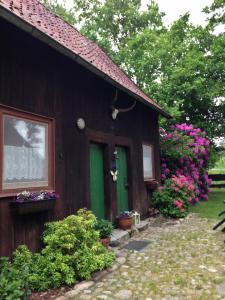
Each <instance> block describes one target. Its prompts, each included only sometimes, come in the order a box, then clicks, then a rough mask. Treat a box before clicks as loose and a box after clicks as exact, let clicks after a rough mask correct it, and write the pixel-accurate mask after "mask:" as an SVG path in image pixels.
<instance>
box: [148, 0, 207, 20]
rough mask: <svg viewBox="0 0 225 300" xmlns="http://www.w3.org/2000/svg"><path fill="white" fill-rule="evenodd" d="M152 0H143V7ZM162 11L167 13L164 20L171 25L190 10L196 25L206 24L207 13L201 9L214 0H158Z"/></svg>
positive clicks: (191, 17) (191, 18)
mask: <svg viewBox="0 0 225 300" xmlns="http://www.w3.org/2000/svg"><path fill="white" fill-rule="evenodd" d="M149 2H150V1H149V0H142V3H143V7H145V6H146V5H147V4H148V3H149ZM156 2H157V3H158V5H159V8H160V10H161V11H163V12H165V13H166V16H165V17H164V22H165V24H166V25H170V24H171V23H172V22H173V21H175V20H177V19H178V18H179V16H181V15H183V14H185V13H186V12H190V21H191V22H192V23H193V24H195V25H197V24H198V25H204V23H205V14H203V13H202V12H201V11H202V9H203V8H204V7H206V6H209V5H210V4H211V3H212V0H156Z"/></svg>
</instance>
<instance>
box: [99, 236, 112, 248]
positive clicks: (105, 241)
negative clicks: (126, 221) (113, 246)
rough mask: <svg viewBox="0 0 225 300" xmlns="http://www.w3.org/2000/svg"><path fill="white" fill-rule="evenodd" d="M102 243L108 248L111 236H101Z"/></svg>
mask: <svg viewBox="0 0 225 300" xmlns="http://www.w3.org/2000/svg"><path fill="white" fill-rule="evenodd" d="M100 241H101V243H102V245H103V246H105V247H106V248H108V246H109V242H110V237H109V236H108V237H105V238H101V239H100Z"/></svg>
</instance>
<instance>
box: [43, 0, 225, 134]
mask: <svg viewBox="0 0 225 300" xmlns="http://www.w3.org/2000/svg"><path fill="white" fill-rule="evenodd" d="M45 1H46V3H47V4H48V6H49V7H50V8H51V9H52V10H54V12H56V13H57V14H59V15H61V16H62V17H63V18H65V19H66V20H67V21H68V22H70V23H71V24H73V25H76V26H77V27H79V28H80V30H81V32H82V33H83V34H85V35H86V36H88V37H89V38H91V39H92V40H94V41H96V42H97V43H99V45H100V46H101V47H103V48H104V50H105V51H106V52H107V53H108V54H109V55H110V56H111V57H112V58H113V59H114V61H115V62H116V63H117V64H119V65H120V66H121V67H122V68H123V69H124V70H125V71H126V72H127V73H128V74H129V75H130V76H131V77H132V79H133V80H134V81H135V82H137V84H138V85H139V86H140V87H141V88H142V89H143V90H144V91H145V92H146V93H147V94H149V95H150V96H151V97H152V98H153V99H155V100H156V101H157V102H159V104H160V105H161V106H163V107H164V108H165V109H166V110H167V111H168V112H170V113H171V114H172V116H173V120H172V122H173V123H177V122H186V121H188V122H191V123H193V124H194V126H195V127H202V128H205V127H206V126H205V124H207V130H208V133H209V136H210V137H215V136H221V135H224V134H225V122H224V119H225V101H224V100H225V90H224V86H225V73H224V72H225V54H224V50H223V49H224V48H225V37H224V34H223V33H221V34H219V35H216V34H215V33H214V28H215V26H213V25H212V21H211V20H212V19H210V20H209V23H208V25H207V26H206V27H202V26H194V25H193V24H191V23H190V21H189V15H188V14H185V15H184V16H182V17H180V18H179V19H178V20H177V21H175V22H174V23H173V24H172V25H171V27H170V28H166V27H165V26H164V25H163V22H162V17H163V15H164V13H161V12H160V11H159V7H158V5H157V4H156V2H154V1H150V2H149V5H148V6H147V9H146V10H144V11H143V10H142V9H141V0H105V1H101V0H75V1H74V6H73V8H72V9H71V10H69V11H67V10H66V8H65V5H64V6H63V5H59V4H58V3H57V2H55V1H57V0H53V1H54V2H48V1H50V0H45ZM223 7H224V0H215V1H214V3H213V5H212V6H211V7H210V8H206V9H205V12H206V13H207V14H210V13H214V15H215V16H216V17H217V18H216V17H213V20H217V23H216V24H217V25H218V24H219V22H222V20H223V18H222V17H221V16H222V15H223V13H221V8H223ZM218 9H220V14H219V15H218Z"/></svg>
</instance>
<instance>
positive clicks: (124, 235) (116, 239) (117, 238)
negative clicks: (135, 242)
mask: <svg viewBox="0 0 225 300" xmlns="http://www.w3.org/2000/svg"><path fill="white" fill-rule="evenodd" d="M148 227H149V219H146V220H143V221H141V222H140V225H137V226H133V227H132V228H131V229H129V230H122V229H114V230H113V232H112V234H111V237H110V244H109V245H110V246H111V247H118V246H120V245H121V244H123V243H124V242H125V241H127V240H129V239H130V238H131V237H132V236H133V235H134V234H136V233H138V232H140V231H143V230H145V229H147V228H148Z"/></svg>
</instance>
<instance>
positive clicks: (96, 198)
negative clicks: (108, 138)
mask: <svg viewBox="0 0 225 300" xmlns="http://www.w3.org/2000/svg"><path fill="white" fill-rule="evenodd" d="M90 198H91V210H92V212H93V213H94V214H95V216H96V217H97V218H99V219H104V218H105V179H104V148H103V146H102V145H100V144H94V143H91V144H90Z"/></svg>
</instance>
